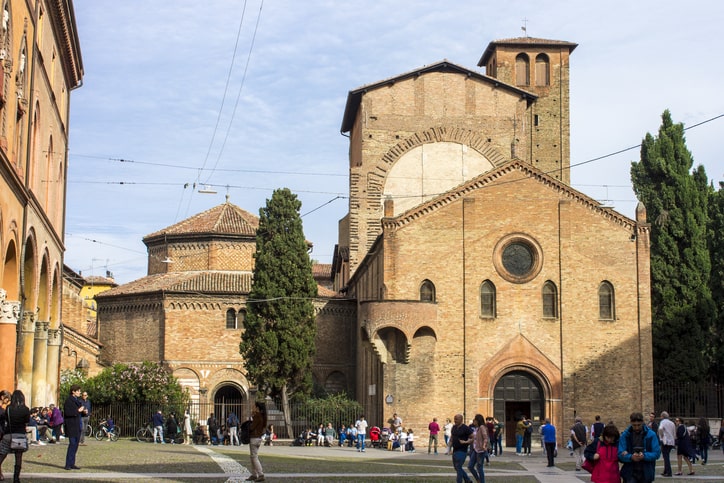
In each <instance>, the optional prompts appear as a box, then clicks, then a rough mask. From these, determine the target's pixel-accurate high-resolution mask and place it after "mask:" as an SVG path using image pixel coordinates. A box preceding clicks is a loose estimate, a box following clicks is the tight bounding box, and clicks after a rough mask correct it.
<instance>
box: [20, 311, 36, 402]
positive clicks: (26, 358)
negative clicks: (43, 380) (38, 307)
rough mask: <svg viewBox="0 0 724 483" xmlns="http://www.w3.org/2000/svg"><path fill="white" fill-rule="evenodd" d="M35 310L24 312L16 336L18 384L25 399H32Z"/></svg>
mask: <svg viewBox="0 0 724 483" xmlns="http://www.w3.org/2000/svg"><path fill="white" fill-rule="evenodd" d="M35 317H36V315H35V312H24V313H23V320H21V321H20V334H19V337H18V361H17V367H18V384H17V388H18V389H20V390H21V391H23V393H24V394H25V400H26V401H32V400H33V350H34V349H35Z"/></svg>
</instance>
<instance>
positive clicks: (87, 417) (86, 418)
mask: <svg viewBox="0 0 724 483" xmlns="http://www.w3.org/2000/svg"><path fill="white" fill-rule="evenodd" d="M81 402H82V403H83V407H84V408H85V412H84V413H83V416H81V418H80V421H81V423H82V424H83V426H81V428H80V445H81V446H85V433H86V432H87V431H88V421H89V420H90V413H91V402H90V399H88V393H87V392H85V391H83V395H82V396H81Z"/></svg>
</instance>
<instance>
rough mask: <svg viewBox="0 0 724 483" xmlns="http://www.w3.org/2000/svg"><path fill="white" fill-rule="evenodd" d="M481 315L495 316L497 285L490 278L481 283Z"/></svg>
mask: <svg viewBox="0 0 724 483" xmlns="http://www.w3.org/2000/svg"><path fill="white" fill-rule="evenodd" d="M480 315H481V317H490V318H495V285H493V282H491V281H490V280H486V281H484V282H483V283H482V285H480Z"/></svg>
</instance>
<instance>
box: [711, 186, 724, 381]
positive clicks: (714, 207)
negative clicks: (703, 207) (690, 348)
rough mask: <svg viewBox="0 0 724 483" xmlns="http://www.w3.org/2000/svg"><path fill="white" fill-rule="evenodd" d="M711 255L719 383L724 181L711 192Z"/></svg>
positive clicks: (723, 326) (723, 350)
mask: <svg viewBox="0 0 724 483" xmlns="http://www.w3.org/2000/svg"><path fill="white" fill-rule="evenodd" d="M708 235H709V256H710V257H711V278H710V279H709V287H711V293H712V296H713V299H714V306H715V307H716V311H717V316H716V319H715V323H714V326H713V327H712V340H713V341H714V344H713V346H714V347H713V353H712V359H713V364H712V367H711V371H710V373H711V376H712V377H713V378H714V379H716V380H717V381H718V382H719V383H723V382H724V344H722V341H724V183H722V182H720V183H719V189H718V190H714V188H713V187H712V188H711V190H710V193H709V233H708Z"/></svg>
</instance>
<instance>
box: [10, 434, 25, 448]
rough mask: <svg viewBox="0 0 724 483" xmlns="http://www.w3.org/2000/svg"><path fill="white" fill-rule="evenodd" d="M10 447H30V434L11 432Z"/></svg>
mask: <svg viewBox="0 0 724 483" xmlns="http://www.w3.org/2000/svg"><path fill="white" fill-rule="evenodd" d="M10 449H12V450H21V451H25V450H27V449H28V435H27V434H25V433H11V435H10Z"/></svg>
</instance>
